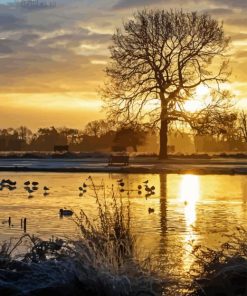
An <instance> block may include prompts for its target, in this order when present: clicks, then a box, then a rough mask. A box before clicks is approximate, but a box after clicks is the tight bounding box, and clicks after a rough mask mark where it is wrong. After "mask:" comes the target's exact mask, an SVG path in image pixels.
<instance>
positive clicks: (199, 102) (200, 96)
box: [184, 84, 210, 112]
mask: <svg viewBox="0 0 247 296" xmlns="http://www.w3.org/2000/svg"><path fill="white" fill-rule="evenodd" d="M209 96H210V90H209V88H208V87H207V86H206V85H203V84H202V85H199V86H197V88H196V91H195V94H194V96H193V98H191V99H190V100H188V101H187V102H185V104H184V108H185V110H186V111H189V112H196V111H198V110H200V109H202V108H203V106H204V105H205V101H206V100H207V99H208V98H209Z"/></svg>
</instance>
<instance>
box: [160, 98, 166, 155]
mask: <svg viewBox="0 0 247 296" xmlns="http://www.w3.org/2000/svg"><path fill="white" fill-rule="evenodd" d="M160 101H161V112H160V154H159V158H160V159H167V156H168V155H167V144H168V114H167V103H166V100H165V98H164V93H162V92H161V93H160Z"/></svg>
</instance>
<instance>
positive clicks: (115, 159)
mask: <svg viewBox="0 0 247 296" xmlns="http://www.w3.org/2000/svg"><path fill="white" fill-rule="evenodd" d="M114 164H115V165H118V164H122V165H129V156H128V155H111V156H110V159H109V163H108V165H114Z"/></svg>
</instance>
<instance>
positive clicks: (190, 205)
mask: <svg viewBox="0 0 247 296" xmlns="http://www.w3.org/2000/svg"><path fill="white" fill-rule="evenodd" d="M199 198H200V179H199V176H195V175H184V176H183V177H182V180H181V184H180V201H181V202H183V204H184V217H185V226H186V229H185V234H184V239H183V247H184V257H183V265H184V270H186V271H188V270H189V268H190V266H191V264H192V262H193V258H192V256H191V252H192V249H193V247H192V243H195V242H196V239H197V236H196V233H195V223H196V220H197V216H196V204H197V202H198V200H199Z"/></svg>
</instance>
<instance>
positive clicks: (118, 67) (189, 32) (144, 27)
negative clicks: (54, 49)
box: [102, 10, 230, 158]
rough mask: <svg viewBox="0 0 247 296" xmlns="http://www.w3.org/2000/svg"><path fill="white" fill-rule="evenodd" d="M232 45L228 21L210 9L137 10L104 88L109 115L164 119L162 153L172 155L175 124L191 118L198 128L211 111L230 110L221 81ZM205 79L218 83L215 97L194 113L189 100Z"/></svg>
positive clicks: (116, 43) (122, 33) (121, 36)
mask: <svg viewBox="0 0 247 296" xmlns="http://www.w3.org/2000/svg"><path fill="white" fill-rule="evenodd" d="M228 44H229V38H227V37H226V36H225V34H224V30H223V25H222V24H220V23H218V22H217V21H216V20H214V19H212V18H211V17H210V16H209V15H208V14H198V13H197V12H183V11H182V10H180V11H176V10H175V11H173V10H170V11H165V10H142V11H139V12H137V13H136V14H134V16H133V18H132V19H131V20H129V21H127V22H125V23H124V25H123V29H117V30H116V32H115V34H114V35H113V44H112V46H111V47H110V52H111V62H110V63H109V65H108V66H107V68H106V74H107V77H108V81H107V83H106V84H105V87H104V89H103V92H102V94H103V99H104V100H105V106H106V107H107V110H108V116H109V118H114V119H116V118H117V119H118V120H119V121H121V122H123V123H127V122H131V121H136V120H141V121H143V122H149V123H150V124H152V125H156V124H158V125H159V127H160V158H166V157H167V134H168V128H169V125H170V123H172V122H173V121H185V122H188V123H189V124H191V123H192V124H191V126H192V127H194V126H196V122H197V120H199V119H200V122H202V121H203V120H204V117H205V116H208V112H210V114H211V116H212V113H219V112H222V111H225V110H226V109H227V107H228V102H227V92H224V91H222V90H221V85H222V83H224V82H226V81H227V78H228V76H229V74H230V73H229V71H228V67H227V66H228V60H227V58H226V57H225V53H226V50H227V47H228ZM200 84H204V85H206V86H209V87H211V88H214V91H213V94H214V98H213V99H212V100H211V102H210V103H209V104H207V106H205V107H204V108H203V110H201V111H200V112H198V113H197V114H193V116H190V115H191V114H189V113H188V112H187V111H186V109H185V106H184V105H185V102H186V101H188V100H189V99H191V97H192V96H193V94H194V93H195V90H196V88H197V87H198V86H199V85H200ZM204 122H206V121H204Z"/></svg>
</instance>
